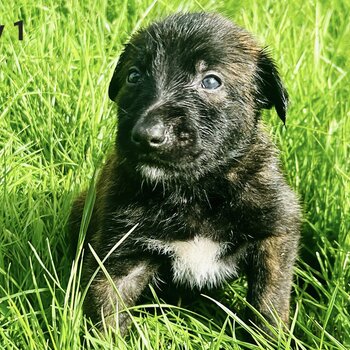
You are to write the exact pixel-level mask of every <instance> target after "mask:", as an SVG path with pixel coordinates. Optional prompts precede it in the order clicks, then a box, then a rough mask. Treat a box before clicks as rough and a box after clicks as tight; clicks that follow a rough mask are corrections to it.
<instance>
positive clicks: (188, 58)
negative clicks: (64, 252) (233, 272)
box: [71, 13, 300, 333]
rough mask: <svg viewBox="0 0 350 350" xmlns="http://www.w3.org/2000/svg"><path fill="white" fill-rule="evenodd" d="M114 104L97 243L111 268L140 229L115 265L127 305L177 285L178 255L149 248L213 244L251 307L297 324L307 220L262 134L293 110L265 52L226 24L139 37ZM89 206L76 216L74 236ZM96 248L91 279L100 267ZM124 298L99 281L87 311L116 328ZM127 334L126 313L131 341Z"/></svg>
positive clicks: (170, 26)
mask: <svg viewBox="0 0 350 350" xmlns="http://www.w3.org/2000/svg"><path fill="white" fill-rule="evenodd" d="M132 67H137V69H138V71H139V72H140V74H141V78H140V80H139V81H138V82H137V83H136V84H134V83H132V84H130V83H127V82H126V80H127V76H128V74H129V72H130V71H129V70H130V68H132ZM208 72H209V73H210V72H214V74H215V76H219V78H220V81H221V84H222V86H221V87H220V88H219V89H213V90H210V91H209V90H207V89H204V88H203V86H201V81H202V79H203V77H204V76H206V75H208V74H209V73H208ZM210 74H211V73H210ZM109 96H110V98H111V99H112V100H114V101H116V102H117V104H118V117H119V123H118V133H117V139H116V147H115V150H114V152H113V153H112V154H111V155H110V156H109V158H108V159H107V161H106V164H105V166H104V169H103V171H102V173H101V175H100V178H99V182H98V185H97V193H96V203H95V207H94V210H93V214H92V218H91V222H90V226H89V229H88V232H87V238H86V242H88V243H90V244H91V245H92V246H93V248H94V250H95V251H96V252H97V254H98V255H99V257H100V259H101V260H102V259H103V258H104V257H105V256H106V255H107V254H108V252H109V251H110V250H111V248H112V247H113V246H114V245H115V244H116V243H117V242H118V240H119V239H120V238H121V237H123V235H124V234H125V233H127V232H128V230H130V229H131V228H132V227H133V226H134V225H136V224H138V226H137V228H136V229H135V231H133V233H132V234H131V235H130V236H129V237H128V238H127V239H126V240H125V242H124V243H123V244H122V245H121V246H120V247H119V248H118V249H117V250H116V251H115V252H114V253H113V254H111V256H110V257H109V258H108V260H107V261H106V263H105V266H106V268H107V270H108V271H109V273H110V275H111V276H112V278H113V280H114V281H115V284H116V286H117V287H118V289H119V293H120V296H121V297H122V298H123V302H124V303H125V304H126V305H127V306H131V305H134V304H135V303H136V302H137V301H138V299H139V298H140V296H141V293H142V292H143V291H144V290H145V288H146V286H147V284H148V283H153V282H155V280H154V277H160V278H161V279H162V280H164V281H166V283H168V284H171V283H172V277H171V276H172V273H173V272H174V271H173V270H171V259H172V256H171V255H169V254H166V253H165V252H164V251H159V252H157V251H156V250H153V251H151V250H150V249H148V248H146V246H145V244H143V242H146V241H147V240H149V239H156V240H157V242H174V241H186V240H189V239H193V237H194V236H196V237H206V238H209V239H210V240H211V241H214V242H217V243H220V244H221V243H225V244H226V245H227V247H228V248H227V249H226V250H225V252H224V255H225V256H220V259H221V258H223V259H225V258H227V257H229V256H231V255H232V256H233V255H234V254H237V256H239V261H238V264H239V266H240V268H241V269H242V270H243V271H245V272H246V274H247V276H248V284H249V291H248V301H249V302H250V303H251V304H252V305H253V306H255V307H256V308H257V309H258V310H259V311H260V312H261V313H262V314H263V315H264V316H265V317H267V319H268V320H269V321H270V322H271V323H274V321H273V317H272V315H271V311H270V308H271V307H272V308H274V309H275V310H276V311H277V313H278V315H279V316H280V317H281V318H282V320H283V321H284V322H286V323H288V317H289V316H288V312H289V299H290V290H291V283H292V269H293V264H294V261H295V257H296V254H297V246H298V239H299V220H300V214H299V205H298V202H297V200H296V197H295V195H294V193H293V192H292V191H291V189H290V188H289V186H288V185H287V184H286V182H285V180H284V178H283V176H282V175H281V172H280V170H279V167H278V160H277V155H276V149H275V147H274V146H273V144H272V143H271V142H270V140H269V138H268V136H267V134H266V132H265V131H264V130H263V128H262V127H261V122H260V114H261V109H263V108H272V107H275V109H276V111H277V114H278V115H279V117H280V118H281V119H282V121H283V122H285V115H286V108H287V101H288V96H287V92H286V90H285V89H284V87H283V85H282V82H281V80H280V78H279V75H278V72H277V70H276V67H275V65H274V63H273V61H272V60H271V59H270V57H269V55H268V53H267V52H266V50H264V49H262V48H261V47H259V45H258V44H257V43H256V41H255V40H254V39H253V38H252V36H251V35H250V34H249V33H248V32H246V31H245V30H244V29H241V28H239V27H237V26H235V25H234V24H232V23H231V22H230V21H228V20H227V19H224V18H223V17H221V16H219V15H215V14H206V13H197V14H176V15H173V16H170V17H168V18H166V19H165V20H164V21H162V22H159V23H154V24H152V25H151V26H149V27H148V28H147V29H146V30H141V31H140V32H138V33H137V34H136V35H134V37H133V38H132V39H131V41H130V43H129V44H127V45H126V47H125V50H124V52H123V54H122V55H121V57H120V59H119V62H118V64H117V67H116V70H115V72H114V75H113V77H112V80H111V83H110V87H109ZM84 200H85V194H82V195H81V196H80V198H79V199H78V200H77V201H76V202H75V204H74V206H73V210H72V214H71V230H72V231H73V234H74V235H76V234H77V233H78V232H79V225H80V221H81V216H82V211H83V207H84ZM86 250H87V252H86V255H87V256H86V259H85V266H84V274H85V279H86V280H88V279H89V278H90V277H91V274H92V272H93V271H94V269H96V267H97V264H96V262H95V259H94V258H93V256H92V255H91V253H90V252H89V249H88V248H87V249H86ZM238 252H239V254H238ZM203 259H205V257H203ZM136 267H139V268H138V269H135V268H136ZM160 284H162V283H160ZM154 285H156V283H154ZM160 287H162V286H160ZM194 289H195V290H196V288H194ZM197 291H198V292H199V291H200V290H197ZM117 300H118V298H117V296H116V293H115V292H114V290H113V289H112V287H111V286H110V285H109V283H108V281H107V279H106V277H105V276H104V274H103V273H102V271H100V272H99V274H98V275H97V277H96V278H95V279H94V281H93V282H92V285H91V287H90V289H89V295H88V297H87V299H86V313H87V314H88V315H90V316H91V317H92V319H93V320H94V321H95V322H98V321H100V320H101V309H103V315H104V317H105V318H106V319H107V322H109V323H110V324H113V323H112V322H111V321H108V316H113V315H115V309H116V305H118V306H117V307H118V308H119V309H120V308H121V307H120V306H119V305H120V304H118V302H117ZM252 318H253V321H254V322H256V321H257V320H256V319H255V318H254V317H253V316H252ZM127 324H128V318H127V317H126V316H125V314H124V313H121V314H119V325H120V327H121V331H122V332H123V333H124V332H125V330H126V328H127Z"/></svg>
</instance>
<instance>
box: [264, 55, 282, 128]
mask: <svg viewBox="0 0 350 350" xmlns="http://www.w3.org/2000/svg"><path fill="white" fill-rule="evenodd" d="M257 75H258V79H257V80H258V103H259V105H260V107H261V108H267V109H270V108H272V107H273V106H274V107H275V109H276V112H277V114H278V116H279V117H280V118H281V120H282V121H283V124H285V122H286V111H287V105H288V93H287V91H286V89H285V88H284V86H283V84H282V81H281V79H280V77H279V74H278V71H277V68H276V65H275V63H274V62H273V60H272V59H271V58H270V56H269V54H268V52H267V51H266V50H262V51H261V52H260V56H259V59H258V69H257Z"/></svg>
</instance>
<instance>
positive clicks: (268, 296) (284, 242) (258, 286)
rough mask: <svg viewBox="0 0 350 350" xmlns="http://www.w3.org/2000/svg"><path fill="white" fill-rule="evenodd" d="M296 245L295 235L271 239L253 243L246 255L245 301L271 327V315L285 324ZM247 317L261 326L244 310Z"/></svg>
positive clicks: (253, 316)
mask: <svg viewBox="0 0 350 350" xmlns="http://www.w3.org/2000/svg"><path fill="white" fill-rule="evenodd" d="M297 246H298V237H297V236H292V235H281V236H272V237H269V238H266V239H264V240H262V241H259V242H256V243H254V244H253V249H251V250H250V252H249V256H248V264H247V275H248V288H249V289H248V296H247V297H248V302H249V303H250V304H252V305H253V306H254V307H255V308H256V309H257V310H258V311H259V312H260V313H261V314H262V315H263V316H264V317H265V318H266V319H267V320H268V321H269V323H270V324H272V325H276V320H275V317H274V313H277V314H278V316H279V317H280V318H281V320H282V321H283V322H284V323H285V324H286V325H288V323H289V302H290V293H291V286H292V273H293V265H294V261H295V258H296V254H297ZM248 314H249V319H250V320H252V321H253V322H254V323H256V324H258V325H259V326H262V324H261V322H259V318H258V317H257V316H256V315H254V313H253V312H251V311H248ZM262 328H265V327H262Z"/></svg>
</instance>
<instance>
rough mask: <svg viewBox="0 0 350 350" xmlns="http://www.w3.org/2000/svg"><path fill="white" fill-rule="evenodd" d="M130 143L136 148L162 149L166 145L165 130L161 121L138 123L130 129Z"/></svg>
mask: <svg viewBox="0 0 350 350" xmlns="http://www.w3.org/2000/svg"><path fill="white" fill-rule="evenodd" d="M131 141H132V142H133V143H134V144H135V145H136V146H138V147H147V148H151V149H161V148H164V147H165V146H166V144H167V137H166V128H165V126H164V124H163V122H162V121H149V122H146V121H139V122H137V123H136V125H135V126H134V127H133V129H132V132H131Z"/></svg>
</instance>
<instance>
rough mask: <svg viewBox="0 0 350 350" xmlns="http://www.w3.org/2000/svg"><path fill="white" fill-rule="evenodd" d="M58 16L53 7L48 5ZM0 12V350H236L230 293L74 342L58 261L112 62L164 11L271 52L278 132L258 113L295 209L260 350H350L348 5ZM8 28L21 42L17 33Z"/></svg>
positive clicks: (107, 129) (106, 105)
mask: <svg viewBox="0 0 350 350" xmlns="http://www.w3.org/2000/svg"><path fill="white" fill-rule="evenodd" d="M59 3H60V5H58V4H59ZM172 4H173V5H169V4H168V3H167V2H165V1H164V2H163V1H161V0H159V1H153V2H152V1H151V0H131V1H126V0H116V1H109V2H107V0H100V1H82V0H81V1H74V2H73V1H71V0H62V1H60V2H57V1H53V0H49V1H34V0H27V1H25V0H22V1H21V0H20V1H16V2H13V1H9V0H5V1H2V2H1V4H0V24H3V25H5V27H4V30H3V32H2V36H1V38H0V81H1V90H0V164H1V165H0V242H1V243H0V348H1V349H48V348H49V349H81V348H92V349H101V348H116V349H239V348H254V346H253V345H248V344H245V343H244V342H242V341H240V340H237V339H236V336H237V337H239V333H240V329H241V328H242V327H243V328H244V327H245V325H244V324H242V322H241V321H240V319H239V315H240V313H239V311H240V310H241V309H242V308H243V306H244V300H243V297H244V293H245V281H244V280H243V279H241V280H238V281H237V282H235V283H233V284H232V285H231V286H227V288H226V291H225V295H224V301H225V305H232V308H231V309H232V310H235V311H238V316H236V314H233V313H232V312H231V311H229V310H228V309H226V308H225V306H223V305H222V304H218V303H217V302H216V301H213V300H210V299H207V298H204V297H203V300H202V301H200V302H199V308H198V309H199V311H198V310H197V313H192V312H190V311H188V310H182V309H179V308H170V309H169V308H163V307H158V312H154V310H153V309H152V308H151V307H150V308H148V311H149V312H148V314H147V317H145V316H142V315H140V316H138V317H136V318H135V322H136V326H137V327H136V326H134V328H133V330H132V332H131V333H130V336H129V337H128V338H127V339H125V340H123V339H120V338H119V337H118V336H117V335H113V334H109V335H103V334H99V333H98V332H97V331H94V330H92V331H90V332H89V331H88V324H87V322H86V320H85V319H84V318H83V316H82V312H81V300H82V295H81V293H80V292H79V289H78V288H77V284H78V280H79V265H73V266H72V264H71V262H70V260H69V256H68V253H67V234H66V230H65V225H66V222H67V217H68V214H69V210H70V206H71V203H72V200H73V198H74V196H75V195H76V194H77V193H78V191H79V190H81V189H83V188H86V187H88V186H89V184H90V182H91V181H92V179H93V173H94V169H95V168H96V167H98V166H99V164H100V163H101V161H102V160H103V157H104V154H105V152H106V151H107V149H108V148H109V147H110V146H111V144H112V142H113V138H114V127H115V126H116V118H115V109H114V107H113V106H112V103H111V102H110V101H109V100H108V98H107V93H106V91H107V85H108V82H109V78H110V75H111V73H112V68H113V66H114V64H115V60H116V58H117V56H118V53H119V52H120V50H121V48H122V43H123V42H125V41H126V40H127V38H128V37H129V35H130V33H132V32H133V31H134V30H135V29H137V28H138V27H139V26H143V25H145V24H147V23H148V22H150V21H151V20H153V19H155V18H159V17H160V16H164V15H165V14H167V13H171V12H174V11H178V10H201V9H206V10H217V11H220V12H222V13H224V14H226V15H227V16H229V17H231V18H232V19H233V20H234V21H235V22H237V23H238V24H241V25H243V26H245V27H246V28H248V29H249V30H251V31H253V32H254V33H256V34H257V36H258V38H259V39H261V41H262V42H264V43H267V44H268V45H270V46H271V48H272V52H273V56H274V57H275V58H276V61H277V62H278V64H279V66H280V71H281V74H282V76H283V77H284V81H285V83H286V86H287V89H288V91H289V94H290V96H291V105H290V109H289V113H288V119H287V125H288V128H287V130H285V129H283V128H282V127H281V125H280V123H279V121H278V118H277V116H276V115H275V113H274V112H271V113H270V112H268V113H266V114H265V115H264V120H265V122H266V124H267V125H268V127H269V130H271V134H272V136H273V138H274V140H275V142H276V143H277V144H278V145H279V147H280V149H281V160H282V163H283V165H284V167H285V170H286V176H287V178H288V181H289V183H290V184H291V186H292V187H293V188H294V189H295V190H296V191H297V192H298V194H299V196H300V198H301V201H302V203H303V207H304V213H305V215H304V217H305V222H304V226H303V241H302V246H301V254H300V258H299V261H298V266H297V268H296V278H295V285H294V287H293V300H292V312H291V317H292V319H293V321H292V329H291V331H290V332H286V333H283V332H282V331H281V330H280V331H279V330H276V333H277V334H278V336H277V340H276V341H272V340H271V341H270V340H269V338H268V337H266V336H264V335H260V334H259V333H257V332H255V333H254V330H252V329H249V330H248V331H249V332H251V333H252V334H253V337H254V338H255V339H256V341H257V343H258V344H260V348H261V349H274V348H277V347H278V348H279V349H288V348H290V347H291V346H292V345H291V344H294V348H295V349H349V348H350V286H349V281H350V253H349V250H350V249H349V248H350V235H349V231H350V220H349V216H350V210H349V209H350V203H349V198H350V184H349V183H350V182H349V176H350V175H349V174H350V163H349V159H350V154H349V151H350V150H349V143H350V136H349V135H350V115H349V96H350V79H349V74H348V70H349V61H348V56H349V53H350V41H349V37H350V26H349V21H348V18H349V15H350V11H349V6H347V5H346V4H345V1H340V0H337V1H332V2H330V1H326V0H325V1H316V0H315V1H312V0H310V1H303V0H298V1H293V2H291V1H285V0H282V1H272V0H267V1H264V2H262V1H257V0H247V1H244V4H243V2H239V1H235V0H226V1H225V2H221V4H216V3H215V2H214V1H211V0H208V1H197V2H196V1H192V0H188V1H183V2H181V1H179V0H175V1H173V2H172ZM18 20H23V21H24V40H23V41H19V40H18V27H15V26H14V25H13V24H14V22H16V21H18ZM255 348H258V347H257V346H255Z"/></svg>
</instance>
